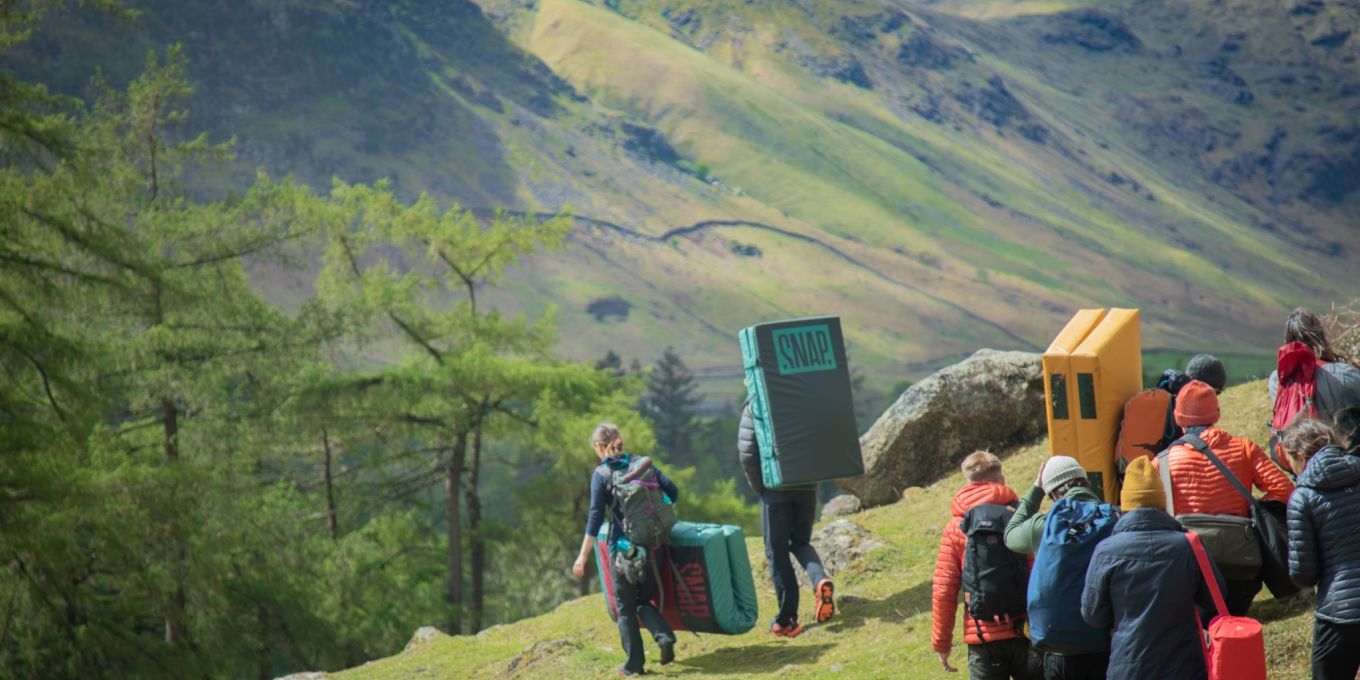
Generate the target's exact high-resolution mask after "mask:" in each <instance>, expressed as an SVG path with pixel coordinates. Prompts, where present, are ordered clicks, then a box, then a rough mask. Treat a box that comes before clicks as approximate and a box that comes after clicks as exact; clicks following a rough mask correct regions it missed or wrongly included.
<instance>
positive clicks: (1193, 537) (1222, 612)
mask: <svg viewBox="0 0 1360 680" xmlns="http://www.w3.org/2000/svg"><path fill="white" fill-rule="evenodd" d="M1185 540H1187V541H1190V550H1191V551H1192V552H1194V553H1195V561H1196V562H1199V571H1200V573H1201V574H1203V575H1204V582H1205V583H1207V584H1209V593H1210V594H1211V595H1212V596H1213V598H1214V606H1215V607H1217V608H1218V615H1219V616H1227V615H1228V605H1227V604H1226V603H1225V602H1224V601H1223V591H1221V590H1219V589H1218V579H1216V578H1214V570H1213V568H1212V567H1210V566H1209V556H1208V555H1206V554H1205V553H1204V544H1203V543H1200V540H1199V534H1196V533H1195V532H1193V531H1187V532H1185ZM1195 630H1196V632H1198V633H1199V646H1200V649H1203V650H1204V667H1205V668H1209V667H1210V665H1211V664H1210V660H1211V657H1210V654H1209V641H1208V640H1205V639H1204V622H1203V621H1200V618H1199V607H1198V606H1196V607H1195Z"/></svg>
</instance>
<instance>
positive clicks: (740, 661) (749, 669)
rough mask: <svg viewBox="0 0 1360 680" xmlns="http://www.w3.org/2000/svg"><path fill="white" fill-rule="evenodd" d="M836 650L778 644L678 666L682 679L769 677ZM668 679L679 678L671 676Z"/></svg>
mask: <svg viewBox="0 0 1360 680" xmlns="http://www.w3.org/2000/svg"><path fill="white" fill-rule="evenodd" d="M835 646H836V645H834V644H832V643H829V642H828V643H823V644H816V645H800V644H788V643H784V644H780V643H776V644H764V645H754V646H751V647H728V648H726V649H719V650H715V651H712V652H709V653H708V654H704V655H703V656H696V657H691V658H687V659H686V658H682V659H679V660H678V661H676V663H677V664H679V665H680V666H683V667H684V670H682V671H680V673H679V675H687V674H690V673H707V674H715V675H722V674H732V673H769V672H772V671H777V670H779V669H780V668H783V667H784V666H788V665H791V664H792V665H799V664H807V663H812V662H814V661H816V660H817V659H819V658H821V656H822V655H823V654H825V653H826V651H827V650H829V649H831V648H832V647H835ZM668 675H677V674H676V673H669V674H668Z"/></svg>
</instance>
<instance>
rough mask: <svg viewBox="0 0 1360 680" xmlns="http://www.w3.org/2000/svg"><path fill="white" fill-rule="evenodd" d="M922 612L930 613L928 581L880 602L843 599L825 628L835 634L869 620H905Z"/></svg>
mask: <svg viewBox="0 0 1360 680" xmlns="http://www.w3.org/2000/svg"><path fill="white" fill-rule="evenodd" d="M922 612H926V613H929V612H930V580H929V579H927V580H925V581H922V582H920V583H917V584H916V585H914V586H912V587H910V588H907V589H906V590H903V591H901V592H898V593H895V594H893V595H889V596H888V597H885V598H883V599H881V600H867V599H860V598H855V599H853V600H851V599H850V598H843V600H842V601H841V602H840V603H838V604H837V608H836V618H834V619H832V620H831V621H830V622H828V623H826V624H823V625H825V626H826V629H827V630H828V631H829V632H833V633H836V632H842V631H845V630H853V629H855V628H859V627H861V626H863V625H864V624H865V623H867V622H868V621H870V620H878V621H892V622H900V621H905V620H907V619H909V618H911V617H913V616H916V615H917V614H919V613H922Z"/></svg>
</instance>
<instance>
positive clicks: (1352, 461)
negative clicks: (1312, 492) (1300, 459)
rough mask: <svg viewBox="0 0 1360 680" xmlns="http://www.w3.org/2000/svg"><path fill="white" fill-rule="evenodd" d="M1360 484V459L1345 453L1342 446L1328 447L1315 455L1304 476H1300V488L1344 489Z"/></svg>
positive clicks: (1310, 460) (1309, 462) (1304, 470)
mask: <svg viewBox="0 0 1360 680" xmlns="http://www.w3.org/2000/svg"><path fill="white" fill-rule="evenodd" d="M1357 482H1360V458H1356V457H1355V456H1352V455H1350V454H1348V453H1346V452H1345V450H1343V449H1342V448H1341V447H1340V446H1335V445H1333V446H1326V447H1323V449H1322V450H1321V451H1318V452H1317V453H1316V454H1313V457H1312V458H1311V459H1309V461H1308V465H1307V467H1305V468H1304V469H1303V474H1301V475H1299V484H1298V485H1299V486H1306V487H1308V488H1310V489H1318V490H1327V489H1344V488H1346V487H1348V486H1353V485H1355V484H1356V483H1357Z"/></svg>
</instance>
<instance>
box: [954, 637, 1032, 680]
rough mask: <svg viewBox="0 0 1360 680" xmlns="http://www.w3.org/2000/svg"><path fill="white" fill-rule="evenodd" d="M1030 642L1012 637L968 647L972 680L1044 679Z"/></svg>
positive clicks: (970, 678) (969, 670) (969, 672)
mask: <svg viewBox="0 0 1360 680" xmlns="http://www.w3.org/2000/svg"><path fill="white" fill-rule="evenodd" d="M1042 676H1043V673H1042V672H1041V671H1040V670H1039V658H1038V657H1037V656H1035V655H1034V654H1031V653H1030V650H1029V640H1027V639H1025V638H1022V637H1021V638H1012V639H1010V640H997V641H996V642H988V643H985V644H981V645H968V680H1031V679H1032V678H1039V677H1042Z"/></svg>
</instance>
